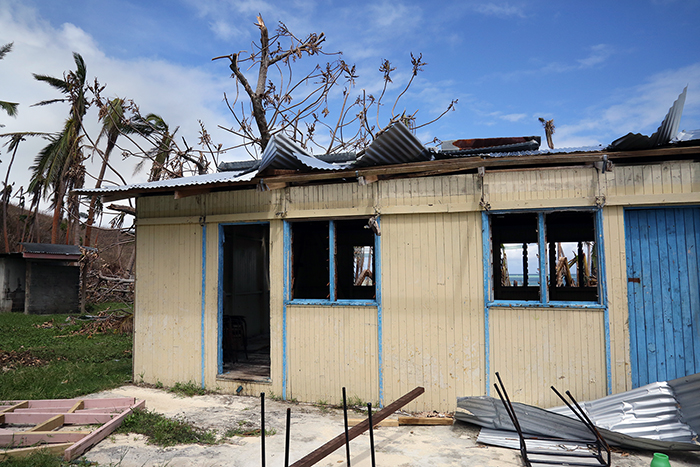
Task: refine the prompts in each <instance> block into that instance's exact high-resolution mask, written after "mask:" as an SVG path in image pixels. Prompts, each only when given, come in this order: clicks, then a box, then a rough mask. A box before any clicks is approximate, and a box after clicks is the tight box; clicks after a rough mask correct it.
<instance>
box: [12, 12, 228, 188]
mask: <svg viewBox="0 0 700 467" xmlns="http://www.w3.org/2000/svg"><path fill="white" fill-rule="evenodd" d="M1 5H2V8H0V44H4V43H7V42H12V41H14V48H13V51H12V52H11V53H10V54H8V55H7V56H6V57H5V59H4V60H2V61H0V82H2V96H0V97H2V98H3V100H11V101H16V102H19V103H20V107H19V115H18V117H17V118H10V117H7V116H6V115H4V114H0V123H3V124H4V125H5V128H2V129H1V130H0V133H9V132H19V131H45V132H57V131H60V130H61V128H62V125H63V122H64V121H65V118H66V117H67V115H68V109H67V104H52V105H48V106H42V107H32V106H31V105H32V104H34V103H36V102H39V101H42V100H47V99H55V98H60V97H61V95H60V93H59V92H58V91H56V90H55V89H53V88H51V87H50V86H48V85H47V84H46V83H42V82H38V81H36V80H34V79H33V77H32V73H39V74H45V75H50V76H55V77H62V76H63V74H64V72H66V71H68V70H71V69H74V68H75V63H74V61H73V57H72V52H73V51H75V52H78V53H80V54H81V55H82V56H83V58H84V60H85V63H86V66H87V76H88V82H90V83H92V82H93V80H94V78H95V77H97V78H98V79H99V82H100V83H101V84H106V88H105V90H104V92H103V97H107V98H111V97H117V96H118V97H126V98H129V99H133V100H134V101H135V102H136V103H137V104H138V105H139V107H140V110H141V111H142V113H143V114H146V113H151V112H152V113H157V114H160V115H161V116H162V117H163V118H164V119H165V120H166V122H168V123H169V124H170V125H171V127H172V128H175V127H177V126H179V127H180V129H179V131H178V133H177V135H178V142H179V143H181V142H182V139H181V138H180V137H183V136H184V137H185V138H186V140H187V143H188V145H189V146H191V147H192V146H196V144H197V141H198V131H199V123H198V120H202V121H204V122H205V123H206V124H207V128H208V130H209V132H210V133H212V135H213V138H214V141H215V142H219V141H221V142H222V143H224V145H227V144H229V143H231V142H232V141H231V140H232V138H231V137H230V135H229V134H228V133H225V132H223V131H221V130H217V128H216V126H217V125H218V124H223V125H226V124H229V123H230V120H231V118H230V116H229V114H228V111H227V110H226V109H225V107H224V106H223V105H222V103H221V99H222V96H223V92H224V90H227V89H233V82H232V80H230V78H228V76H229V73H228V72H227V70H228V69H227V68H226V69H225V70H226V71H223V72H222V68H223V67H224V66H225V65H221V64H218V63H213V64H209V63H207V64H206V68H193V67H184V66H182V65H179V64H175V63H171V62H167V61H164V60H151V59H147V58H138V59H133V60H121V59H116V58H113V57H110V56H107V55H105V54H104V53H103V52H102V50H101V47H100V44H97V43H96V42H95V40H94V39H93V38H92V37H91V36H90V35H89V34H87V33H86V32H85V31H84V30H82V29H81V28H79V27H78V26H76V25H73V24H69V23H66V24H63V25H60V26H58V27H54V26H52V25H51V24H49V23H48V22H46V21H45V20H43V19H42V18H41V16H40V13H39V12H38V11H37V10H35V9H31V8H27V7H24V6H21V5H19V4H17V3H8V2H3V3H2V4H1ZM86 126H87V131H88V133H89V134H90V136H91V137H92V138H93V139H94V138H96V137H97V134H98V133H99V123H98V121H97V116H96V112H95V110H94V109H93V110H91V111H90V113H89V114H88V115H87V116H86ZM124 142H125V141H122V143H124ZM4 143H5V141H4V140H3V141H0V145H1V144H4ZM45 144H46V142H45V141H43V140H41V139H32V140H27V141H26V142H25V143H22V145H21V146H20V149H19V151H18V154H17V160H16V162H15V164H14V166H13V168H12V175H11V179H12V180H14V181H15V186H16V188H17V187H19V186H20V185H22V186H24V187H25V188H26V187H27V185H28V181H29V166H30V165H31V164H32V162H33V160H34V157H35V156H36V154H37V152H38V151H39V149H40V148H41V147H43V146H44V145H45ZM0 150H2V155H1V156H0V159H1V160H2V164H0V172H2V173H3V175H4V172H5V170H6V169H7V163H8V162H9V157H7V156H6V154H5V151H6V150H5V149H4V148H0ZM228 158H229V159H232V158H233V157H232V156H229V157H228ZM112 162H113V163H114V165H115V166H116V167H117V168H118V170H119V171H120V172H121V174H122V175H123V176H124V177H125V178H126V179H127V181H128V182H137V181H143V180H145V179H146V177H147V171H146V170H144V171H143V172H142V173H140V174H137V175H136V176H132V173H133V169H134V166H135V165H136V163H137V162H138V161H136V160H134V159H127V160H119V157H114V160H113V161H112ZM88 171H89V172H93V173H96V170H95V167H94V166H90V165H88ZM3 178H4V177H3ZM111 178H112V179H113V180H114V179H115V177H111ZM92 183H94V181H91V180H90V179H86V186H90V185H91V184H92Z"/></svg>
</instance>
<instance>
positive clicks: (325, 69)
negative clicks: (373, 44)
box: [212, 16, 457, 155]
mask: <svg viewBox="0 0 700 467" xmlns="http://www.w3.org/2000/svg"><path fill="white" fill-rule="evenodd" d="M256 26H257V27H258V29H259V30H260V40H259V42H253V43H252V44H251V47H252V51H251V52H246V51H240V52H238V53H234V54H231V55H222V56H219V57H214V58H213V59H212V60H218V59H228V60H229V62H230V63H229V68H230V69H231V71H232V72H233V74H232V77H233V78H234V79H235V80H236V94H235V97H234V98H233V99H229V97H228V96H227V95H226V94H224V100H225V101H226V104H227V105H228V107H229V110H230V111H231V113H232V114H233V117H234V119H235V121H236V125H235V126H234V127H230V128H227V127H223V126H220V128H222V129H224V130H226V131H229V132H230V133H232V134H234V135H236V136H238V137H240V138H241V139H242V142H241V143H240V144H238V145H235V146H233V147H231V148H227V149H233V148H236V147H241V146H242V147H245V148H246V149H247V150H248V152H249V153H251V154H253V155H255V154H259V153H261V152H262V151H264V150H265V147H267V144H268V142H269V140H270V138H271V137H272V135H274V134H276V133H285V134H287V135H288V136H289V137H291V138H292V139H293V140H295V141H297V142H298V143H300V144H301V145H302V146H303V147H307V146H309V145H312V144H313V145H315V146H316V147H318V148H320V149H322V150H324V151H325V152H337V151H341V150H346V149H363V148H364V147H365V146H367V145H368V144H369V143H370V142H371V140H372V139H373V138H374V137H376V136H377V135H378V134H379V133H381V132H382V130H383V129H386V128H387V127H389V126H391V125H393V124H394V123H395V122H397V121H403V122H404V123H407V124H408V126H409V127H412V128H416V126H415V115H416V113H415V112H414V113H412V114H406V112H402V113H401V114H397V113H395V110H396V106H397V102H398V100H399V99H400V98H401V97H402V96H403V95H405V93H406V91H407V90H408V88H409V87H410V86H411V84H412V83H413V80H414V78H415V76H416V75H417V74H418V72H419V71H421V70H422V67H423V66H424V65H425V63H424V62H423V61H422V55H419V56H418V57H415V56H413V54H411V60H412V67H413V69H412V74H411V78H410V80H409V82H408V84H407V85H406V86H405V88H403V90H402V91H401V92H400V93H399V95H398V96H397V98H396V101H395V102H394V105H393V107H392V111H391V117H390V118H389V121H388V122H386V123H385V124H384V125H381V124H380V123H379V110H380V107H381V106H382V105H383V104H382V99H383V98H384V97H385V95H386V91H387V88H388V86H389V84H390V83H392V78H391V73H392V72H393V71H394V70H395V68H394V67H392V66H391V63H390V62H389V61H388V60H383V61H382V64H381V67H380V68H379V71H380V72H381V73H382V74H383V79H384V87H383V89H382V92H381V94H380V96H379V97H378V98H375V97H374V96H373V95H371V94H367V93H366V92H364V91H362V92H361V93H359V95H357V96H356V97H352V95H351V88H353V87H354V85H355V80H356V79H357V78H358V76H357V74H356V70H355V66H354V65H353V66H350V65H348V64H347V63H346V62H345V61H343V60H342V59H336V60H334V61H331V62H328V63H326V64H325V65H323V66H322V65H318V64H317V65H315V66H314V67H313V69H312V70H311V71H310V72H308V73H306V74H304V75H302V76H301V78H296V77H295V75H294V73H293V69H292V64H293V63H294V62H295V61H296V60H298V59H301V58H302V57H303V56H305V55H306V56H314V55H332V56H339V55H340V54H341V53H340V52H338V53H333V54H327V53H325V52H323V50H322V44H323V42H324V41H325V35H324V34H323V33H320V34H317V33H311V34H309V35H308V36H306V37H305V38H303V39H300V38H298V37H297V36H295V35H294V34H293V33H292V32H290V31H289V29H288V28H287V27H286V26H285V25H284V23H280V24H279V27H278V28H277V29H276V30H275V32H274V34H273V35H272V36H270V33H269V32H268V29H267V26H266V25H265V22H264V21H263V19H262V17H260V16H258V17H257V23H256ZM283 43H284V44H285V45H283ZM251 68H255V69H256V70H257V80H256V82H255V86H253V85H252V84H251V80H250V79H249V78H248V77H247V76H246V74H245V72H246V71H247V70H249V69H251ZM271 71H276V72H277V74H278V75H279V80H278V81H277V84H275V82H273V80H272V79H270V78H269V75H270V72H271ZM339 85H342V86H343V91H342V103H341V104H340V108H339V109H337V110H338V112H337V115H338V117H337V119H335V118H334V119H333V123H326V121H325V119H326V118H327V117H328V116H329V115H330V114H331V110H330V109H329V106H328V98H329V93H330V92H331V90H332V89H333V88H334V87H335V86H339ZM240 88H242V89H243V91H244V93H245V96H246V97H247V101H248V105H246V103H245V102H244V101H245V99H241V93H240ZM456 102H457V101H456V100H454V101H452V102H451V103H450V104H449V106H448V107H447V109H446V110H445V112H443V113H442V114H441V115H440V117H441V116H442V115H444V114H445V113H446V112H447V111H449V110H451V109H453V108H454V104H456ZM373 106H376V107H377V109H376V112H377V123H376V125H375V124H372V123H371V122H370V119H369V118H368V114H369V112H370V111H373ZM440 117H438V118H440ZM429 123H432V122H429ZM317 125H318V126H320V127H323V128H324V129H325V130H326V132H327V133H326V132H324V135H323V136H319V135H317ZM421 126H423V125H421ZM324 139H325V140H326V141H325V144H323V140H324Z"/></svg>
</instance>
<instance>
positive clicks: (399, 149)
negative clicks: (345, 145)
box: [354, 122, 432, 167]
mask: <svg viewBox="0 0 700 467" xmlns="http://www.w3.org/2000/svg"><path fill="white" fill-rule="evenodd" d="M431 158H432V154H431V153H430V151H428V150H427V149H426V148H425V146H423V144H421V142H420V141H419V140H418V138H416V137H415V136H414V135H413V133H411V132H410V131H409V129H408V128H406V127H405V126H404V125H403V124H402V123H400V122H399V123H396V124H395V125H394V126H392V127H391V128H389V129H388V130H387V131H385V132H384V133H382V134H381V135H379V136H378V137H377V138H375V140H374V141H372V144H370V145H369V147H367V149H366V150H365V153H364V154H363V155H362V156H360V157H359V158H358V159H357V161H356V162H355V164H354V166H355V167H368V166H374V165H391V164H404V163H407V162H420V161H429V160H430V159H431Z"/></svg>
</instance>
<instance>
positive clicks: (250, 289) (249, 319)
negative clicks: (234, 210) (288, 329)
mask: <svg viewBox="0 0 700 467" xmlns="http://www.w3.org/2000/svg"><path fill="white" fill-rule="evenodd" d="M269 232H270V230H269V225H267V224H250V225H242V224H241V225H225V226H223V242H224V243H223V248H222V254H223V264H222V266H223V274H222V289H223V290H222V292H223V300H222V306H223V310H222V311H223V316H222V321H221V323H219V325H220V326H221V356H222V367H223V374H224V376H226V377H230V378H233V379H253V380H255V379H260V378H269V377H270V280H269V269H270V268H269V250H268V246H269Z"/></svg>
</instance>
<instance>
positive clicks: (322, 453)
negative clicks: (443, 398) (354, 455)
mask: <svg viewBox="0 0 700 467" xmlns="http://www.w3.org/2000/svg"><path fill="white" fill-rule="evenodd" d="M424 392H425V389H424V388H422V387H417V388H415V389H414V390H413V391H411V392H409V393H407V394H404V395H403V396H401V397H399V398H398V399H397V400H395V401H394V402H392V403H391V404H389V405H387V406H386V407H384V408H383V409H382V410H380V411H379V412H377V413H376V414H375V417H373V418H374V423H379V422H381V421H382V420H384V419H385V418H387V417H388V416H389V415H391V414H393V413H394V412H396V411H397V410H399V409H400V408H401V407H403V406H404V405H406V404H408V403H409V402H411V401H412V400H413V399H415V398H416V397H418V396H420V395H421V394H423V393H424ZM367 428H369V420H364V421H362V422H361V423H358V424H357V425H355V426H354V427H352V428H350V429H349V430H348V438H349V439H350V440H353V439H355V438H357V437H358V436H360V435H361V434H362V433H364V432H365V431H367ZM344 443H345V434H343V433H341V434H339V435H338V436H336V437H335V438H333V439H332V440H330V441H328V442H327V443H326V444H324V445H323V446H321V447H319V448H318V449H316V450H314V451H312V452H311V453H309V454H307V455H306V456H304V457H302V458H301V459H299V460H298V461H296V462H295V463H294V464H292V467H309V466H311V465H314V464H316V463H317V462H319V461H320V460H321V459H323V458H324V457H326V456H328V455H329V454H331V453H332V452H333V451H335V450H336V449H339V448H340V447H342V446H343V444H344Z"/></svg>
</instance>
